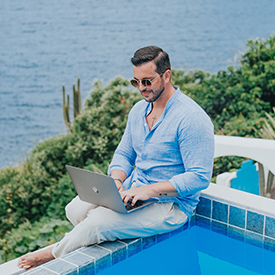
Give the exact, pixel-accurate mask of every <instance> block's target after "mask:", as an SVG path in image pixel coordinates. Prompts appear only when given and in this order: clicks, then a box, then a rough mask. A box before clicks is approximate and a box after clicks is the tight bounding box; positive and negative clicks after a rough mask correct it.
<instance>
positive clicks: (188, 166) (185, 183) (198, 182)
mask: <svg viewBox="0 0 275 275" xmlns="http://www.w3.org/2000/svg"><path fill="white" fill-rule="evenodd" d="M190 121H192V123H189V125H186V121H185V122H184V123H181V124H180V125H179V129H178V145H179V149H180V154H181V157H182V160H183V164H184V169H185V172H184V173H181V174H178V175H175V176H173V177H172V178H171V179H170V180H169V181H170V182H171V184H172V185H173V187H174V188H175V189H176V190H177V192H178V193H179V195H180V196H181V197H185V196H188V195H192V194H195V193H197V192H199V191H201V190H203V189H205V188H207V187H208V185H209V183H210V180H211V176H212V168H213V156H214V134H213V124H212V122H211V121H210V119H209V118H208V117H207V116H205V115H204V114H202V113H193V114H192V119H190Z"/></svg>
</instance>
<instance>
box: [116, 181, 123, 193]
mask: <svg viewBox="0 0 275 275" xmlns="http://www.w3.org/2000/svg"><path fill="white" fill-rule="evenodd" d="M114 181H115V184H116V187H117V189H118V191H119V193H121V192H122V191H124V188H123V185H122V183H121V181H120V180H118V179H114Z"/></svg>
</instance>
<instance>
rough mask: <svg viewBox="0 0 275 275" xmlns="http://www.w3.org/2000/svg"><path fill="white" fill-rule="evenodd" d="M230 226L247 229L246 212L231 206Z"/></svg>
mask: <svg viewBox="0 0 275 275" xmlns="http://www.w3.org/2000/svg"><path fill="white" fill-rule="evenodd" d="M229 224H231V225H235V226H238V227H241V228H245V210H244V209H241V208H238V207H235V206H232V205H231V206H230V207H229Z"/></svg>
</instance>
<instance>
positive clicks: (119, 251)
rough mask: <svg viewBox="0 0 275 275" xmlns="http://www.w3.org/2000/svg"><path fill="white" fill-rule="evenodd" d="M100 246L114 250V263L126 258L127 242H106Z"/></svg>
mask: <svg viewBox="0 0 275 275" xmlns="http://www.w3.org/2000/svg"><path fill="white" fill-rule="evenodd" d="M99 246H100V247H104V248H106V249H109V250H111V251H112V264H116V263H118V262H120V261H122V260H125V259H126V244H124V243H122V242H119V241H116V242H104V243H102V244H100V245H99Z"/></svg>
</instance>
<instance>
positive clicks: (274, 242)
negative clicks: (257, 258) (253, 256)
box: [264, 237, 275, 252]
mask: <svg viewBox="0 0 275 275" xmlns="http://www.w3.org/2000/svg"><path fill="white" fill-rule="evenodd" d="M264 248H265V249H268V250H271V251H273V252H275V239H271V238H268V237H265V238H264Z"/></svg>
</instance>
